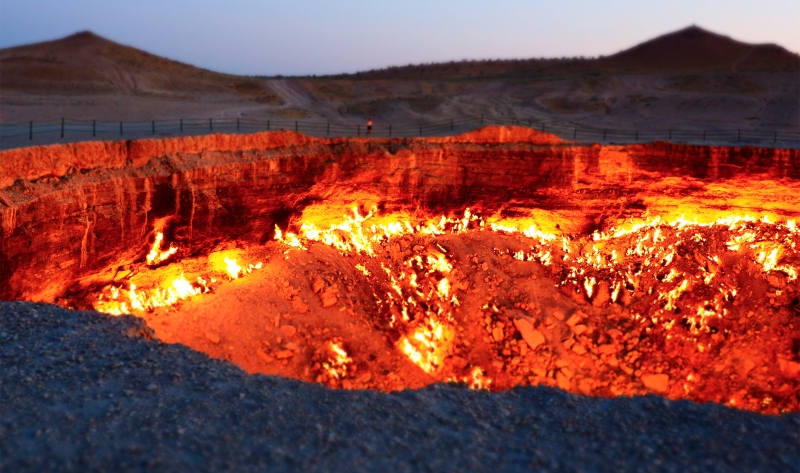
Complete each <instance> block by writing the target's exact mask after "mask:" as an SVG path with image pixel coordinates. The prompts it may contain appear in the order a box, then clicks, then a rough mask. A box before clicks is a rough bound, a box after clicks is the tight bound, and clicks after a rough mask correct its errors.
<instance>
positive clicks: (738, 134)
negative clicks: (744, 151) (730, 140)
mask: <svg viewBox="0 0 800 473" xmlns="http://www.w3.org/2000/svg"><path fill="white" fill-rule="evenodd" d="M736 141H742V130H736Z"/></svg>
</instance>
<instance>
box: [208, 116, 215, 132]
mask: <svg viewBox="0 0 800 473" xmlns="http://www.w3.org/2000/svg"><path fill="white" fill-rule="evenodd" d="M213 120H214V119H213V118H209V119H208V131H214V122H213Z"/></svg>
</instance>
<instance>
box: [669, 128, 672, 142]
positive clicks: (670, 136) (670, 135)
mask: <svg viewBox="0 0 800 473" xmlns="http://www.w3.org/2000/svg"><path fill="white" fill-rule="evenodd" d="M669 140H670V141H672V130H670V131H669Z"/></svg>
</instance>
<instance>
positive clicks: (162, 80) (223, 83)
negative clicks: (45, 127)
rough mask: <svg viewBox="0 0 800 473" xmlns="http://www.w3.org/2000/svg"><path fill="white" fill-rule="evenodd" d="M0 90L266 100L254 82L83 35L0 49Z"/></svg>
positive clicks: (263, 93) (266, 93)
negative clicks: (218, 95) (228, 95)
mask: <svg viewBox="0 0 800 473" xmlns="http://www.w3.org/2000/svg"><path fill="white" fill-rule="evenodd" d="M0 67H2V71H3V73H2V76H0V88H2V89H3V90H4V91H8V90H19V91H24V92H28V93H37V94H41V93H46V94H66V95H70V94H108V93H112V94H113V93H120V94H134V95H156V96H170V97H173V96H177V97H181V96H185V95H186V94H191V93H198V92H202V93H222V94H225V93H233V94H239V95H243V96H246V97H248V98H251V99H255V100H260V101H265V102H270V101H274V100H275V99H277V97H275V96H271V95H270V94H269V93H268V91H267V90H266V89H265V88H264V86H263V83H262V82H261V81H259V80H257V79H252V78H247V77H240V76H234V75H229V74H221V73H218V72H213V71H209V70H206V69H201V68H198V67H194V66H190V65H187V64H183V63H180V62H178V61H173V60H170V59H165V58H162V57H159V56H156V55H153V54H150V53H147V52H144V51H141V50H138V49H135V48H132V47H129V46H124V45H121V44H118V43H115V42H113V41H110V40H108V39H105V38H102V37H100V36H98V35H96V34H94V33H91V32H88V31H84V32H81V33H76V34H74V35H71V36H68V37H66V38H63V39H59V40H55V41H47V42H42V43H36V44H31V45H25V46H19V47H14V48H7V49H3V50H0Z"/></svg>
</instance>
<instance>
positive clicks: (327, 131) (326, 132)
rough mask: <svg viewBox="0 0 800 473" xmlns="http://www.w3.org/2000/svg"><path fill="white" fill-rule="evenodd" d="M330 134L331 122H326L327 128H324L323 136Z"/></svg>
mask: <svg viewBox="0 0 800 473" xmlns="http://www.w3.org/2000/svg"><path fill="white" fill-rule="evenodd" d="M330 135H331V122H328V128H327V129H326V130H325V136H330Z"/></svg>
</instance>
